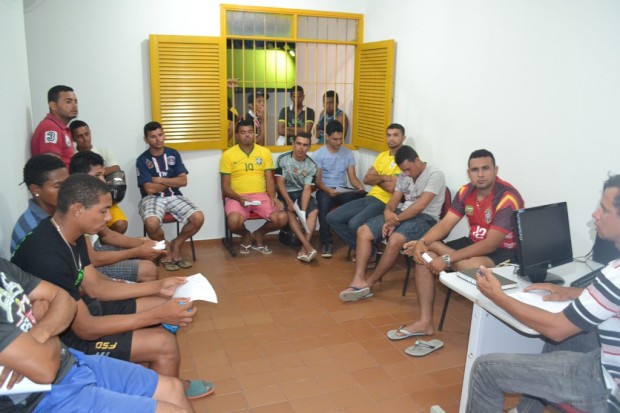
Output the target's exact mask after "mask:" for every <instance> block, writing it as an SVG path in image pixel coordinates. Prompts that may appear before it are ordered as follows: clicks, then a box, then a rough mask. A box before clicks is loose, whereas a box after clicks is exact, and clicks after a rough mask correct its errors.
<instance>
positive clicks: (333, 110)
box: [316, 90, 404, 155]
mask: <svg viewBox="0 0 620 413" xmlns="http://www.w3.org/2000/svg"><path fill="white" fill-rule="evenodd" d="M339 103H340V102H339V101H338V93H336V92H334V91H333V90H328V91H327V92H325V93H324V94H323V110H322V111H321V114H320V115H319V121H318V122H317V124H316V143H318V144H321V145H322V144H324V143H325V127H326V126H327V124H328V123H329V122H331V121H332V120H337V121H338V122H340V123H342V138H343V139H346V137H347V132H348V131H349V119H348V118H347V115H346V113H344V111H343V110H342V109H340V108H339V107H338V104H339ZM403 134H404V132H403ZM392 155H393V154H392Z"/></svg>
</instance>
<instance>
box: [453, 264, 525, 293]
mask: <svg viewBox="0 0 620 413" xmlns="http://www.w3.org/2000/svg"><path fill="white" fill-rule="evenodd" d="M477 271H478V268H472V269H468V270H461V271H457V273H456V276H457V277H459V278H460V279H462V280H465V281H467V282H468V283H471V284H473V285H476V272H477ZM493 275H494V276H495V278H497V279H498V281H499V283H500V284H501V286H502V290H508V289H509V288H516V287H517V282H516V281H513V280H509V279H508V278H506V277H502V276H501V275H499V274H497V273H495V272H493Z"/></svg>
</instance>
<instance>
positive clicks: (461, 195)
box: [450, 178, 524, 250]
mask: <svg viewBox="0 0 620 413" xmlns="http://www.w3.org/2000/svg"><path fill="white" fill-rule="evenodd" d="M477 196H478V191H477V190H476V188H474V186H473V185H472V184H467V185H463V186H462V187H461V189H459V191H458V193H457V194H456V196H455V197H454V200H453V201H452V206H451V207H450V211H452V212H454V213H455V214H456V215H458V216H459V217H462V216H463V215H467V220H468V221H469V238H470V239H471V240H472V241H473V242H479V241H482V240H483V239H485V238H486V237H487V234H488V232H489V230H490V229H496V230H498V231H501V232H503V233H504V234H506V237H504V240H503V241H502V243H501V244H500V245H499V248H504V249H508V250H514V249H515V248H517V243H516V238H515V233H514V226H513V221H512V212H513V211H515V210H518V209H521V208H523V205H524V203H523V198H521V194H519V191H517V190H516V189H515V188H514V187H513V186H512V185H510V184H509V183H508V182H506V181H502V180H501V179H499V178H495V184H494V185H493V189H492V190H491V194H490V195H489V196H487V197H486V198H484V199H483V200H481V201H478V200H477Z"/></svg>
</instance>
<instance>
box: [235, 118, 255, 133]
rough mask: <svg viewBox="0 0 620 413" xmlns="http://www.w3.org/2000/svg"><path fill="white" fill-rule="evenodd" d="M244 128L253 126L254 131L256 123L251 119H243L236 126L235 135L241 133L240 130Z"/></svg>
mask: <svg viewBox="0 0 620 413" xmlns="http://www.w3.org/2000/svg"><path fill="white" fill-rule="evenodd" d="M242 126H251V127H252V129H253V128H254V121H253V120H252V119H250V118H247V119H246V118H243V119H241V120H240V121H239V122H237V126H235V133H238V132H239V128H240V127H242Z"/></svg>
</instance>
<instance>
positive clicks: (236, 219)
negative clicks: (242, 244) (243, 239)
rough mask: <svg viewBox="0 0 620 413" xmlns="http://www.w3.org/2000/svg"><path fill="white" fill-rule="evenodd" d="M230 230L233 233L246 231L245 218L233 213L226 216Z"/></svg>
mask: <svg viewBox="0 0 620 413" xmlns="http://www.w3.org/2000/svg"><path fill="white" fill-rule="evenodd" d="M226 222H227V223H228V228H230V229H231V230H232V231H233V232H241V231H243V230H245V225H244V223H245V217H244V216H243V215H241V214H240V213H238V212H231V213H230V214H228V215H227V216H226Z"/></svg>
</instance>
